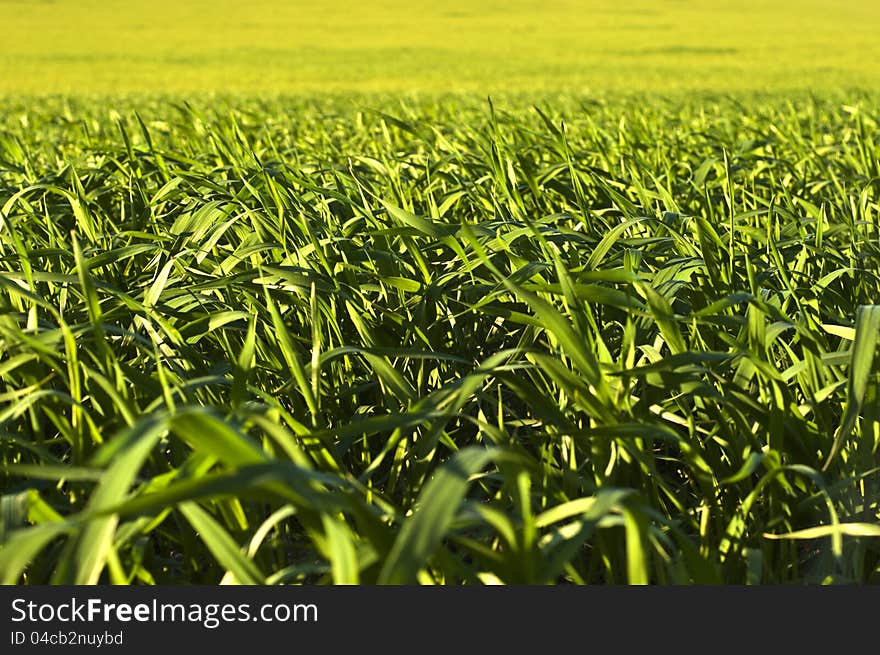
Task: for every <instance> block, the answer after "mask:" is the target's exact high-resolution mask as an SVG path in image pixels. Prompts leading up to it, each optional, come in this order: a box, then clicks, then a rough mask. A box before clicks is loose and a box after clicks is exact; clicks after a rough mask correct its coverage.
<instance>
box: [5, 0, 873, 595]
mask: <svg viewBox="0 0 880 655" xmlns="http://www.w3.org/2000/svg"><path fill="white" fill-rule="evenodd" d="M716 4H717V3H716ZM824 4H825V3H818V2H815V3H812V2H807V3H798V4H797V5H796V6H795V5H794V3H789V2H782V3H775V4H773V5H772V6H770V5H768V4H766V3H758V2H753V3H751V2H747V3H736V4H733V3H730V4H728V5H725V6H721V7H720V8H719V7H718V6H714V7H712V8H710V6H709V3H702V2H668V3H660V2H643V3H642V4H639V5H633V6H632V7H630V6H627V7H626V9H621V8H619V5H618V6H617V7H618V8H616V9H615V6H614V5H612V4H611V3H606V4H604V5H600V4H595V5H593V4H591V3H587V6H588V7H590V10H589V11H586V10H584V9H583V7H584V5H583V4H576V3H568V4H559V5H557V6H553V7H542V8H541V9H540V10H539V9H537V8H534V7H530V5H527V4H526V3H517V2H514V3H508V4H507V5H504V6H502V5H497V6H489V5H488V4H487V5H486V6H485V7H484V8H483V9H482V10H481V11H479V12H476V13H468V11H473V10H468V9H467V6H471V5H465V4H464V3H462V4H461V6H460V8H457V6H456V5H452V4H447V5H444V8H443V10H442V12H441V10H439V9H436V8H435V9H431V7H430V6H429V5H427V4H425V5H421V4H418V3H416V4H408V5H401V4H397V3H386V4H382V5H373V8H372V9H370V10H369V11H367V10H365V9H362V8H361V6H360V5H355V4H354V3H353V4H352V5H351V6H350V7H346V6H341V5H337V4H334V5H332V7H331V5H329V4H328V5H327V8H325V9H322V8H321V7H317V8H314V9H313V10H310V11H306V10H305V8H304V6H301V5H299V4H297V3H294V4H290V5H286V4H281V3H277V2H257V3H252V4H250V5H248V8H247V10H245V9H244V8H243V6H239V5H238V4H233V3H229V4H228V5H227V4H225V3H219V4H218V3H211V4H208V3H204V4H202V3H200V2H189V3H174V4H172V3H166V2H157V3H151V4H150V5H149V6H147V5H146V3H144V5H143V6H141V5H140V4H139V3H127V4H125V5H122V3H114V2H103V3H98V2H94V3H89V2H81V3H73V2H67V1H62V0H58V1H56V2H24V1H20V0H13V1H5V2H0V18H2V19H3V23H4V25H5V26H6V28H7V29H6V30H5V32H6V34H7V38H6V39H5V40H4V42H3V44H2V45H0V62H2V66H3V69H2V70H3V72H4V75H2V76H0V94H3V95H4V99H3V100H0V107H2V108H3V111H2V112H0V583H7V584H46V583H51V584H65V583H79V584H94V583H113V584H130V583H131V584H179V583H205V584H216V583H219V582H223V583H260V584H262V583H269V584H283V583H361V584H372V583H424V584H494V583H531V584H548V583H549V584H553V583H578V584H582V583H587V584H606V583H634V584H641V583H652V584H669V583H704V584H706V583H711V584H759V583H847V582H860V583H877V582H880V539H878V537H880V453H878V449H880V395H878V371H880V367H878V364H877V361H878V360H877V359H876V358H875V350H876V346H877V342H878V339H880V225H878V222H880V114H878V111H877V107H878V100H880V89H878V88H877V85H876V78H877V73H878V64H877V63H876V62H878V61H880V57H877V56H874V55H872V53H874V54H880V53H878V52H877V50H878V46H877V45H876V43H875V40H872V39H871V38H870V37H871V36H872V34H871V33H870V31H871V30H870V28H871V27H872V25H876V24H877V18H878V15H877V14H878V9H877V8H876V6H875V4H874V3H868V2H850V3H844V6H842V7H836V8H835V11H834V13H833V15H829V12H828V9H827V8H826V7H825V6H824ZM793 8H794V9H796V11H795V10H793ZM245 11H246V12H247V13H246V15H245V14H244V13H243V12H245ZM438 12H440V13H438ZM160 18H161V20H160ZM872 21H873V23H872ZM36 26H39V29H35V27H36ZM783 28H784V29H783ZM517 30H521V32H520V31H517ZM528 30H530V31H528ZM525 34H528V38H526V37H525V36H524V35H525ZM487 95H491V96H492V97H493V100H491V101H490V100H487V99H486V96H487Z"/></svg>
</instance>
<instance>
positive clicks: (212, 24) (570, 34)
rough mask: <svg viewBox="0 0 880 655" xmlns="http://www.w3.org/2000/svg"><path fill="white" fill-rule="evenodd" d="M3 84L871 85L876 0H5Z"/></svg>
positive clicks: (116, 87) (40, 88)
mask: <svg viewBox="0 0 880 655" xmlns="http://www.w3.org/2000/svg"><path fill="white" fill-rule="evenodd" d="M0 25H3V39H2V42H0V71H2V74H0V94H4V93H5V94H18V93H32V94H42V93H49V92H61V93H75V94H83V93H114V94H115V93H120V92H124V93H143V92H162V93H202V92H209V91H222V92H239V93H302V92H316V91H319V92H320V91H344V92H351V91H360V92H376V91H381V92H394V93H400V92H407V93H409V92H413V91H421V92H431V93H437V92H450V91H476V92H479V93H480V94H482V95H483V96H485V95H486V94H487V93H493V94H498V93H502V92H507V91H524V92H528V93H535V92H538V91H565V92H570V93H571V92H573V93H583V92H597V91H608V90H614V91H626V92H630V91H645V90H650V91H657V92H664V93H667V92H670V91H675V90H684V91H692V90H724V91H730V90H749V91H767V90H777V91H778V90H781V89H800V90H807V89H814V90H815V89H826V88H838V87H844V88H853V87H863V86H871V85H873V86H876V84H877V81H878V79H880V43H878V39H877V26H878V25H880V4H878V3H877V2H873V1H872V0H847V1H844V2H835V3H829V2H827V1H826V0H797V1H796V0H779V1H777V2H767V1H765V0H740V1H737V2H730V1H721V2H717V1H709V0H670V1H668V2H661V1H658V0H636V1H635V2H632V3H620V2H613V1H611V0H582V1H573V0H567V1H560V0H551V1H550V2H540V3H538V2H532V1H525V0H510V1H508V2H495V1H492V0H481V1H480V2H473V1H472V0H467V1H464V0H452V1H451V2H442V3H437V2H428V1H426V0H412V1H410V2H402V1H401V0H382V1H380V2H352V1H351V0H342V1H341V2H339V1H334V2H327V1H326V0H316V1H314V2H303V1H301V0H297V1H294V2H283V1H279V0H255V1H254V2H247V3H242V2H234V1H232V0H186V1H184V2H180V1H171V0H152V1H147V0H129V1H123V0H78V1H77V2H73V1H72V0H55V1H52V0H2V1H0Z"/></svg>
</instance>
